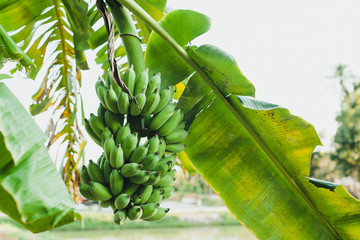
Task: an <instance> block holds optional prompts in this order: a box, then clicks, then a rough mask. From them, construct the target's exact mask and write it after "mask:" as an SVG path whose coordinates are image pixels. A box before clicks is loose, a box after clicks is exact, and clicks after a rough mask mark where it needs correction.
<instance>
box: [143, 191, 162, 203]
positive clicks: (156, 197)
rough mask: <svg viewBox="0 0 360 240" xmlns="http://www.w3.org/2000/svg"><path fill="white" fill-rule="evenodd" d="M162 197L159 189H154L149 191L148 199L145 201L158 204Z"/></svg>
mask: <svg viewBox="0 0 360 240" xmlns="http://www.w3.org/2000/svg"><path fill="white" fill-rule="evenodd" d="M163 198H164V197H163V193H162V192H161V191H155V192H153V193H151V195H150V197H149V199H148V200H147V201H146V202H148V203H158V204H160V203H161V201H162V200H163Z"/></svg>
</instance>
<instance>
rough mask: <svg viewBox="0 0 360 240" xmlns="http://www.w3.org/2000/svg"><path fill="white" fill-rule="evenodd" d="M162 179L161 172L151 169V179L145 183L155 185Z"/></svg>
mask: <svg viewBox="0 0 360 240" xmlns="http://www.w3.org/2000/svg"><path fill="white" fill-rule="evenodd" d="M159 181H160V172H155V171H151V173H150V176H149V179H148V180H147V181H146V182H145V183H143V185H154V184H156V183H158V182H159Z"/></svg>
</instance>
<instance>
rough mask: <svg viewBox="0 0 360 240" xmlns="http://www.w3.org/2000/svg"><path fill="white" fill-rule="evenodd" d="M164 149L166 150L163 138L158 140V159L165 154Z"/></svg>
mask: <svg viewBox="0 0 360 240" xmlns="http://www.w3.org/2000/svg"><path fill="white" fill-rule="evenodd" d="M165 149H166V141H165V139H164V138H162V137H161V138H160V144H159V157H160V158H161V157H162V156H163V155H164V153H165Z"/></svg>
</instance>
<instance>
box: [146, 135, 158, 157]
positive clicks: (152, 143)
mask: <svg viewBox="0 0 360 240" xmlns="http://www.w3.org/2000/svg"><path fill="white" fill-rule="evenodd" d="M148 143H149V150H148V153H156V152H158V151H159V147H160V139H159V136H158V135H157V134H155V135H154V136H153V137H151V138H150V139H149V140H148Z"/></svg>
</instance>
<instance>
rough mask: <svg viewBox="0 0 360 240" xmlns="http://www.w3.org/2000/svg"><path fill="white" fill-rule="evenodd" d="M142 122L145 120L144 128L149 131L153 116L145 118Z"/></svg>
mask: <svg viewBox="0 0 360 240" xmlns="http://www.w3.org/2000/svg"><path fill="white" fill-rule="evenodd" d="M142 120H143V128H144V129H148V128H149V125H150V121H151V115H146V116H143V117H142Z"/></svg>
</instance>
